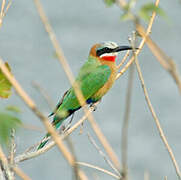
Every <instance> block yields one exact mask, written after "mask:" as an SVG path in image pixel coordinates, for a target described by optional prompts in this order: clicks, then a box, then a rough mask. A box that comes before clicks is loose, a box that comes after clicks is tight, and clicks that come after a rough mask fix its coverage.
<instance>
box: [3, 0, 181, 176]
mask: <svg viewBox="0 0 181 180" xmlns="http://www.w3.org/2000/svg"><path fill="white" fill-rule="evenodd" d="M143 3H145V1H138V3H137V6H136V7H137V8H139V7H140V6H141V4H143ZM42 4H43V7H44V9H45V11H46V14H47V16H48V18H49V20H50V23H51V25H52V26H53V28H54V31H55V33H56V35H57V38H58V40H59V42H60V44H61V47H62V49H63V51H64V53H65V56H66V58H67V59H68V62H69V64H70V66H71V69H72V71H73V73H74V75H76V74H77V72H78V70H79V68H80V67H81V65H82V64H83V63H84V62H85V61H86V58H87V56H88V54H89V50H90V47H91V46H92V45H93V44H95V43H97V42H102V41H114V42H117V43H118V44H121V45H128V44H129V42H128V36H129V35H130V34H131V32H132V31H133V30H134V26H133V24H132V22H130V21H126V22H123V21H121V20H120V16H121V14H122V12H121V10H120V9H119V8H118V7H117V6H116V5H114V6H112V7H111V8H107V7H106V5H105V4H104V3H103V1H102V0H99V1H98V0H91V1H88V0H84V1H81V0H80V1H63V0H61V1H58V0H53V1H48V0H44V1H42ZM160 6H161V7H162V8H163V9H164V10H165V12H166V14H167V16H168V18H169V23H168V22H167V21H165V20H163V19H162V18H161V17H156V20H155V21H154V24H153V28H152V33H151V37H152V39H153V40H155V41H156V43H157V44H158V45H159V46H160V47H161V48H162V49H163V50H164V51H165V52H166V54H167V55H168V56H170V57H171V58H173V60H174V61H175V63H176V64H177V68H178V70H179V71H180V72H181V70H180V69H181V61H180V47H181V36H180V33H181V23H180V17H181V2H180V1H178V0H177V1H168V0H167V1H161V2H160ZM0 55H1V57H2V58H3V59H4V60H6V61H8V63H9V64H10V66H11V69H12V72H13V74H14V75H15V77H16V78H17V80H18V81H19V82H20V83H21V85H22V86H23V88H24V89H25V90H26V91H27V92H28V94H29V95H30V96H31V97H32V98H33V99H34V100H35V102H36V103H37V106H38V107H39V108H40V110H41V111H42V112H44V113H45V114H46V115H48V114H49V113H50V112H51V109H50V108H49V106H48V105H47V103H46V101H45V100H44V99H43V97H42V96H41V95H40V93H39V92H38V91H37V89H35V88H34V87H33V86H32V82H36V83H38V84H39V85H40V86H41V87H42V88H44V89H46V91H47V92H48V94H49V96H50V97H51V98H52V100H53V102H54V104H55V105H56V103H57V102H58V101H59V100H60V98H61V96H62V95H63V93H64V92H65V91H66V90H67V89H68V88H69V87H70V84H69V81H68V79H67V77H66V75H65V73H64V70H63V68H62V67H61V65H60V64H59V62H58V61H57V59H56V56H55V51H54V49H53V47H52V45H51V43H50V40H49V37H48V35H47V33H46V32H45V30H44V26H43V24H42V22H41V21H40V18H39V15H38V13H37V10H36V8H35V5H34V3H33V1H27V0H26V1H23V0H20V1H13V2H12V6H11V7H10V9H9V11H8V13H7V16H6V17H5V19H4V22H3V26H2V28H1V30H0ZM123 55H124V52H123ZM123 55H120V57H119V58H118V59H117V61H118V63H119V62H120V60H121V58H122V56H123ZM138 58H139V61H140V64H141V68H142V71H143V75H144V78H145V83H146V86H147V88H148V92H149V95H150V98H151V101H152V104H153V106H154V108H155V110H156V113H157V115H158V117H159V120H160V122H161V125H162V127H163V130H164V131H165V134H166V136H167V138H168V142H169V144H170V145H171V147H172V148H173V151H174V154H175V157H176V159H177V160H178V162H179V165H180V166H181V156H180V152H181V143H180V139H181V126H180V124H181V123H180V120H181V97H180V94H179V91H178V89H177V86H176V84H175V82H174V81H173V79H172V77H171V76H170V74H168V72H166V71H165V70H164V69H163V68H162V67H161V66H160V64H159V63H158V62H157V60H156V58H155V57H154V56H153V55H152V53H151V52H150V50H149V49H148V48H147V47H146V45H145V46H144V48H143V50H142V52H141V53H140V55H139V56H138ZM127 75H128V73H127V72H126V73H125V74H124V75H123V76H122V77H121V78H120V79H118V80H117V81H116V83H115V85H114V86H113V88H112V89H111V91H110V92H109V93H108V94H107V95H106V96H105V97H104V98H103V100H102V102H101V103H100V104H99V105H98V108H97V110H96V112H94V117H95V119H96V121H97V122H98V124H99V125H100V127H101V129H102V131H103V133H104V134H105V136H106V137H107V139H108V140H109V142H110V144H111V145H112V147H113V149H114V150H115V152H116V153H117V155H118V156H119V158H120V160H121V128H122V122H123V117H124V110H125V97H126V87H127ZM9 104H12V105H17V106H19V107H20V108H21V110H22V114H21V120H22V121H23V123H25V124H26V125H29V126H36V127H38V128H39V129H40V130H41V131H35V130H30V129H23V128H22V129H20V130H19V131H18V133H17V138H16V142H17V154H19V153H21V152H23V151H24V150H25V149H26V148H28V147H29V146H31V145H33V144H35V143H36V142H38V141H39V140H40V139H41V138H42V137H43V136H44V134H45V130H44V128H43V125H42V124H41V122H40V121H39V119H38V118H37V117H36V116H35V115H34V114H33V113H32V112H31V111H30V110H29V109H28V108H27V107H26V106H25V104H24V103H23V102H22V101H21V99H20V98H19V97H18V96H16V94H15V93H13V95H12V96H11V97H10V98H9V99H7V100H2V101H1V104H0V107H1V108H3V107H5V106H7V105H9ZM82 115H83V113H82V111H79V112H77V113H76V114H75V117H74V120H73V123H75V122H77V121H78V120H79V119H80V117H81V116H82ZM79 131H80V129H77V130H76V131H75V132H73V133H72V135H71V140H72V142H73V144H74V145H75V146H74V148H75V152H76V156H77V159H78V160H79V161H84V162H87V163H91V164H94V165H97V166H100V167H103V168H105V169H108V170H111V169H110V167H109V166H108V165H107V164H106V163H105V162H104V160H103V158H102V157H101V156H100V155H99V153H98V152H97V150H96V149H95V147H93V145H92V144H91V143H90V141H89V140H88V137H87V132H90V134H91V135H92V136H93V137H94V138H95V139H96V137H95V135H94V133H93V131H92V130H91V128H90V125H89V123H88V122H85V123H84V128H83V133H82V134H81V135H80V134H79ZM96 141H97V143H98V144H99V142H98V140H97V139H96ZM99 145H100V144H99ZM100 147H101V149H103V148H102V146H101V145H100ZM20 167H22V169H23V170H24V171H25V172H26V173H27V174H28V175H29V176H30V177H31V178H32V179H44V180H50V179H52V180H56V179H66V180H70V179H72V176H73V173H72V170H71V168H70V167H69V165H68V164H67V162H66V161H65V160H64V158H63V156H62V155H61V154H60V152H59V151H58V149H57V148H56V147H54V148H52V149H51V150H50V151H48V152H47V153H45V154H43V155H41V156H39V157H37V158H34V159H31V160H28V161H25V162H22V163H20ZM128 168H129V177H130V179H134V180H140V179H143V176H144V173H145V172H148V173H149V174H150V179H163V178H164V176H168V179H172V180H173V179H176V178H177V177H176V173H175V169H174V167H173V165H172V162H171V160H170V157H169V156H168V153H167V151H166V149H165V147H164V145H163V143H162V141H161V139H160V137H159V133H158V131H157V129H156V126H155V123H154V120H153V118H152V116H151V113H150V112H149V110H148V107H147V105H146V102H145V98H144V94H143V92H142V88H141V84H140V82H139V79H138V75H137V72H136V73H135V76H134V88H133V98H132V103H131V114H130V124H129V136H128ZM83 170H84V171H85V172H86V174H87V175H88V176H89V177H90V179H100V180H102V179H104V180H111V179H113V178H112V177H110V176H108V175H105V174H103V173H101V172H97V171H96V170H93V169H90V168H85V167H83ZM17 179H18V178H17Z"/></svg>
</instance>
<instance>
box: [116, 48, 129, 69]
mask: <svg viewBox="0 0 181 180" xmlns="http://www.w3.org/2000/svg"><path fill="white" fill-rule="evenodd" d="M129 54H130V51H127V52H126V54H125V55H124V57H123V59H122V61H121V62H120V64H119V65H118V66H117V68H118V69H119V68H120V67H121V66H122V65H123V64H124V63H125V61H126V59H127V57H128V56H129Z"/></svg>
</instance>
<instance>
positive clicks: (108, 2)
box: [104, 0, 116, 6]
mask: <svg viewBox="0 0 181 180" xmlns="http://www.w3.org/2000/svg"><path fill="white" fill-rule="evenodd" d="M115 2H116V0H104V3H105V4H106V5H107V6H112V5H113V4H114V3H115Z"/></svg>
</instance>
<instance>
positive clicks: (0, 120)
mask: <svg viewBox="0 0 181 180" xmlns="http://www.w3.org/2000/svg"><path fill="white" fill-rule="evenodd" d="M20 125H21V121H20V120H19V118H17V117H16V116H15V115H12V114H10V113H7V112H0V143H5V144H7V143H8V142H9V138H10V133H11V129H12V128H13V129H16V128H17V127H19V126H20Z"/></svg>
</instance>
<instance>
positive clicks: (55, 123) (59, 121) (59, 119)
mask: <svg viewBox="0 0 181 180" xmlns="http://www.w3.org/2000/svg"><path fill="white" fill-rule="evenodd" d="M78 109H80V107H78V108H76V109H73V110H72V109H71V110H68V111H67V114H66V116H64V117H63V118H62V117H60V116H59V115H55V116H54V118H53V122H52V125H53V126H54V127H55V128H56V129H58V128H59V127H60V126H61V124H62V122H63V121H64V120H65V119H66V118H68V117H69V116H70V115H71V114H72V113H74V112H75V111H77V110H78ZM51 115H53V114H51ZM48 137H50V134H49V133H47V134H46V136H45V137H44V139H43V140H42V142H41V143H40V145H39V146H38V148H37V150H39V149H41V148H43V147H44V146H45V145H46V143H47V142H48V141H49V139H48V140H47V138H48Z"/></svg>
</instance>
